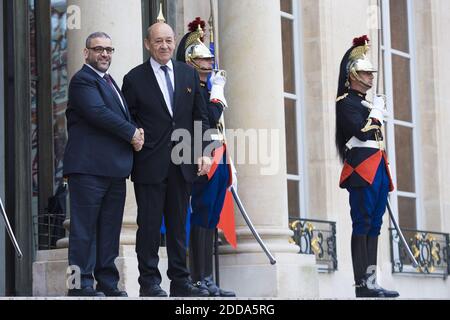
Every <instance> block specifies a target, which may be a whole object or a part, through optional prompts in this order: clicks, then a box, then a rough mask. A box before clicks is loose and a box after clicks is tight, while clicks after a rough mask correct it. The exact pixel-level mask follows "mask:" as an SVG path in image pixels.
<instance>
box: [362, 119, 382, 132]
mask: <svg viewBox="0 0 450 320" xmlns="http://www.w3.org/2000/svg"><path fill="white" fill-rule="evenodd" d="M376 129H381V126H380V125H378V124H372V119H371V118H369V119H368V120H367V123H366V125H365V126H364V128H362V129H361V132H367V131H370V130H376Z"/></svg>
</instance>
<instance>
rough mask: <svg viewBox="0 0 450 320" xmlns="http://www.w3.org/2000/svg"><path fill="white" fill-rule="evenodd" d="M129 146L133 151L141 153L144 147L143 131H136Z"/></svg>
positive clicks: (140, 129)
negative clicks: (131, 146)
mask: <svg viewBox="0 0 450 320" xmlns="http://www.w3.org/2000/svg"><path fill="white" fill-rule="evenodd" d="M131 144H132V145H133V148H134V151H141V149H142V146H143V145H144V129H142V128H139V129H136V131H135V132H134V136H133V139H131Z"/></svg>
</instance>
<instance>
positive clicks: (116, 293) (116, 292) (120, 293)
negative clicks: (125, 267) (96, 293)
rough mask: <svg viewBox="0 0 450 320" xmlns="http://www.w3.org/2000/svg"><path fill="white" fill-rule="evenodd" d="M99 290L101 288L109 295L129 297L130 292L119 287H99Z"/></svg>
mask: <svg viewBox="0 0 450 320" xmlns="http://www.w3.org/2000/svg"><path fill="white" fill-rule="evenodd" d="M97 290H100V291H101V292H103V293H104V294H105V296H107V297H128V294H127V292H126V291H122V290H119V289H117V288H114V289H104V288H98V287H97Z"/></svg>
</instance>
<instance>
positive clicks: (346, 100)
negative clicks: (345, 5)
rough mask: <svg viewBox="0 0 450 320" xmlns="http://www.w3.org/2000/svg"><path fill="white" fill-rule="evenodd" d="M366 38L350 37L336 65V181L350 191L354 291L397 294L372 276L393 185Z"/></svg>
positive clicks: (379, 98)
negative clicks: (370, 93) (368, 97)
mask: <svg viewBox="0 0 450 320" xmlns="http://www.w3.org/2000/svg"><path fill="white" fill-rule="evenodd" d="M368 42H369V39H368V38H367V36H362V37H360V38H356V39H354V40H353V46H352V47H351V48H350V49H348V50H347V52H346V54H345V55H344V57H343V59H342V62H341V65H340V74H339V83H338V92H337V99H336V147H337V150H338V153H339V157H340V159H341V161H342V162H343V163H344V167H343V169H342V173H341V178H340V182H339V185H340V187H341V188H346V189H347V191H348V192H349V200H350V215H351V219H352V229H353V230H352V238H351V252H352V263H353V273H354V279H355V294H356V297H375V298H377V297H398V296H399V294H398V292H396V291H389V290H385V289H383V288H381V287H380V286H379V285H378V284H377V282H376V265H377V248H378V236H379V234H380V229H381V225H382V222H383V214H384V212H385V211H386V204H387V197H388V194H389V192H390V191H392V190H393V189H394V187H393V184H392V179H391V175H390V172H389V167H388V160H387V156H386V153H385V150H384V141H383V135H382V131H381V128H382V125H383V121H384V117H385V115H386V109H385V101H384V98H383V97H382V96H378V95H375V97H374V101H373V104H372V103H370V102H369V101H367V100H366V93H367V91H368V90H370V89H371V88H372V86H373V78H374V76H373V73H374V72H376V70H375V69H374V67H373V66H372V63H371V62H370V61H369V60H368V59H367V58H366V53H367V51H368V49H369V46H368Z"/></svg>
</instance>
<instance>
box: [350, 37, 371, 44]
mask: <svg viewBox="0 0 450 320" xmlns="http://www.w3.org/2000/svg"><path fill="white" fill-rule="evenodd" d="M366 41H367V43H369V41H370V40H369V37H368V36H367V35H363V36H361V37H359V38H355V39H353V46H363V45H365V44H366Z"/></svg>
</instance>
